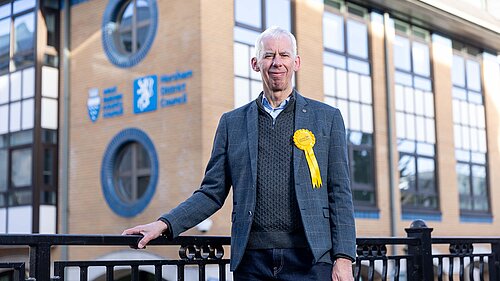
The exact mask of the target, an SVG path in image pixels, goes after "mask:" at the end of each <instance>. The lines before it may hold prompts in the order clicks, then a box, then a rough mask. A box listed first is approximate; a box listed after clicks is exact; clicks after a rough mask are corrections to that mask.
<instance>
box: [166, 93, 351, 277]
mask: <svg viewBox="0 0 500 281" xmlns="http://www.w3.org/2000/svg"><path fill="white" fill-rule="evenodd" d="M295 98H296V106H295V130H298V129H308V130H310V131H311V132H313V134H314V136H315V137H316V144H315V145H314V148H313V149H314V154H315V155H316V159H317V160H318V164H319V167H320V173H321V179H322V182H323V186H322V187H321V188H319V189H313V188H312V183H311V176H310V173H309V168H308V166H307V162H306V159H305V155H304V151H302V150H300V149H298V148H297V147H295V146H294V150H293V171H294V179H295V192H296V197H297V201H298V205H299V208H300V213H301V217H302V222H303V225H304V229H305V233H306V237H307V241H308V243H309V246H310V248H311V251H312V253H313V255H314V259H315V261H317V260H318V259H319V258H320V257H322V256H323V255H324V254H330V255H331V257H332V258H333V257H334V256H336V255H347V256H350V257H352V258H354V257H355V243H356V239H355V236H356V234H355V226H354V215H353V206H352V197H351V190H350V184H349V182H350V181H349V168H348V160H347V149H346V135H345V127H344V122H343V120H342V116H341V114H340V111H339V110H338V109H337V108H333V107H331V106H328V105H326V104H323V103H321V102H318V101H314V100H311V99H308V98H304V97H302V96H301V95H300V94H299V93H298V92H295ZM257 111H258V108H257V104H256V102H255V101H253V102H251V103H249V104H247V105H245V106H243V107H240V108H238V109H235V110H233V111H230V112H228V113H225V114H224V115H222V117H221V119H220V122H219V126H218V128H217V132H216V135H215V140H214V144H213V150H212V155H211V158H210V161H209V162H208V165H207V169H206V171H205V176H204V178H203V181H202V184H201V187H200V189H198V190H197V191H195V192H194V193H193V195H192V196H191V197H189V198H188V199H187V200H186V201H184V202H183V203H181V204H180V205H179V206H177V207H176V208H174V209H173V210H171V211H170V212H169V213H166V214H164V215H163V216H162V218H164V219H166V220H168V221H169V223H170V225H171V231H172V235H173V237H176V236H178V235H179V234H180V233H182V232H184V231H186V230H188V229H189V228H191V227H193V226H195V225H196V224H198V223H199V222H201V221H203V220H204V219H206V218H208V217H209V216H211V215H212V214H213V213H215V212H216V211H217V210H218V209H220V208H221V207H222V205H223V204H224V201H225V199H226V197H227V195H228V193H229V190H230V188H231V186H232V187H233V212H232V218H231V222H232V229H231V270H235V269H236V267H237V266H238V264H239V263H240V261H241V259H242V257H243V254H244V252H245V248H246V245H247V241H248V236H249V233H250V228H251V225H252V219H253V212H254V209H255V198H256V188H255V185H256V181H257V147H258V131H257V130H258V125H257V119H258V112H257ZM290 138H292V136H290Z"/></svg>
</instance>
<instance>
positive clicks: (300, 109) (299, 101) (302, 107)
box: [293, 91, 313, 183]
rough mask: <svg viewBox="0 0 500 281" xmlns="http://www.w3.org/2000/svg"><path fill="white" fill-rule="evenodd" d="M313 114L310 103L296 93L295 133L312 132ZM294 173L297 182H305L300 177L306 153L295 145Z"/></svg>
mask: <svg viewBox="0 0 500 281" xmlns="http://www.w3.org/2000/svg"><path fill="white" fill-rule="evenodd" d="M311 114H312V113H311V112H309V108H308V102H307V101H306V99H304V97H302V96H301V95H300V94H299V93H298V92H297V91H295V130H294V132H295V131H297V130H299V129H308V130H311V129H312V128H311V127H312V125H313V123H312V122H311ZM293 147H294V149H293V172H294V175H295V182H296V183H299V182H300V181H304V179H301V178H300V177H299V175H300V173H299V169H300V167H301V165H303V163H304V162H305V155H304V151H302V150H300V149H299V148H297V146H295V144H294V145H293Z"/></svg>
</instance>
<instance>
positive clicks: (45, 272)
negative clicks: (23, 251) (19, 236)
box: [29, 243, 51, 281]
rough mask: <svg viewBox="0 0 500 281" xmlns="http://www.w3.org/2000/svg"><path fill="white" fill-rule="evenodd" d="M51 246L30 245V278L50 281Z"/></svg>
mask: <svg viewBox="0 0 500 281" xmlns="http://www.w3.org/2000/svg"><path fill="white" fill-rule="evenodd" d="M50 246H51V245H50V244H48V243H39V244H34V245H30V270H29V271H30V277H32V278H35V280H37V281H41V280H50Z"/></svg>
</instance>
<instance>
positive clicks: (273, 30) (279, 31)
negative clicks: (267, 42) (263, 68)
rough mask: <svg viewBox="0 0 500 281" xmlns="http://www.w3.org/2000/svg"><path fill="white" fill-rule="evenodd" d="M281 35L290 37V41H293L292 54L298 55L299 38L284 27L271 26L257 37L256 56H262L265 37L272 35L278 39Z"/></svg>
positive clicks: (258, 57)
mask: <svg viewBox="0 0 500 281" xmlns="http://www.w3.org/2000/svg"><path fill="white" fill-rule="evenodd" d="M281 36H286V37H288V38H289V39H290V42H291V43H292V55H293V57H296V56H297V40H296V39H295V36H293V34H292V33H291V32H289V31H288V30H286V29H283V28H281V27H279V26H272V27H269V28H268V29H266V30H264V32H262V33H261V34H260V35H259V36H258V37H257V39H256V40H255V57H257V59H260V58H261V55H262V48H263V47H264V43H263V42H262V41H264V38H268V37H271V38H273V39H278V38H280V37H281Z"/></svg>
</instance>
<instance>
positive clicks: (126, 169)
mask: <svg viewBox="0 0 500 281" xmlns="http://www.w3.org/2000/svg"><path fill="white" fill-rule="evenodd" d="M157 181H158V158H157V155H156V150H155V148H154V146H153V143H152V141H151V140H150V139H149V137H148V136H147V135H146V134H145V133H144V132H143V131H141V130H139V129H135V128H130V129H125V130H123V131H121V132H120V133H118V134H117V135H116V136H115V137H114V138H113V139H112V140H111V142H110V143H109V145H108V148H107V149H106V152H105V154H104V158H103V162H102V169H101V183H102V190H103V194H104V197H105V198H106V202H107V203H108V205H109V206H110V208H111V209H112V210H113V211H114V212H115V213H116V214H118V215H120V216H124V217H132V216H135V215H137V214H139V213H140V212H142V211H143V210H144V209H145V208H146V207H147V205H148V204H149V202H150V201H151V199H152V198H153V195H154V193H155V189H156V184H157Z"/></svg>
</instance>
